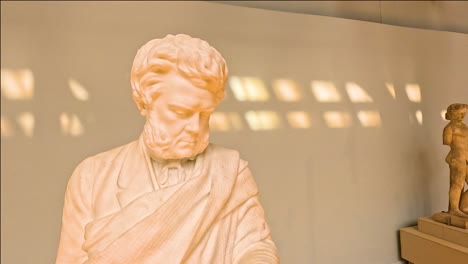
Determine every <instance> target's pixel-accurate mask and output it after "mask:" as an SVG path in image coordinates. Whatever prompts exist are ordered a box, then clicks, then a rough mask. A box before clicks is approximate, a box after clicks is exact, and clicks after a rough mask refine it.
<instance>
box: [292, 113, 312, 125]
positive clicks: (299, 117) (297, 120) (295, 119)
mask: <svg viewBox="0 0 468 264" xmlns="http://www.w3.org/2000/svg"><path fill="white" fill-rule="evenodd" d="M287 119H288V122H289V125H291V127H293V128H310V127H311V126H312V123H311V121H310V116H309V114H308V113H307V112H303V111H295V112H288V114H287Z"/></svg>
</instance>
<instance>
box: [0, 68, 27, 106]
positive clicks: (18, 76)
mask: <svg viewBox="0 0 468 264" xmlns="http://www.w3.org/2000/svg"><path fill="white" fill-rule="evenodd" d="M1 90H2V93H3V95H5V97H6V98H7V99H9V100H25V99H31V98H32V97H33V94H34V75H33V73H32V71H31V70H29V69H21V70H16V71H13V70H9V69H1Z"/></svg>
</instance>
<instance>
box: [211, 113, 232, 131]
mask: <svg viewBox="0 0 468 264" xmlns="http://www.w3.org/2000/svg"><path fill="white" fill-rule="evenodd" d="M230 128H231V126H230V124H229V120H228V117H227V114H226V113H221V112H214V113H212V114H211V116H210V129H211V130H213V131H229V129H230Z"/></svg>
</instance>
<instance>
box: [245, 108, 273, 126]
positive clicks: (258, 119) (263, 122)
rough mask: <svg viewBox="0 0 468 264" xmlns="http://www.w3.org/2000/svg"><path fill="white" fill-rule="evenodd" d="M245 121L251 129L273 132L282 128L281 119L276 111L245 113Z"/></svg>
mask: <svg viewBox="0 0 468 264" xmlns="http://www.w3.org/2000/svg"><path fill="white" fill-rule="evenodd" d="M245 119H246V120H247V124H248V125H249V127H250V129H252V130H254V131H257V130H273V129H277V128H279V127H280V119H279V116H278V114H277V113H276V112H274V111H248V112H246V113H245Z"/></svg>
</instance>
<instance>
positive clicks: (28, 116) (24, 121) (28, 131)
mask: <svg viewBox="0 0 468 264" xmlns="http://www.w3.org/2000/svg"><path fill="white" fill-rule="evenodd" d="M16 121H17V122H18V124H19V125H20V127H21V129H22V130H23V133H24V134H25V135H26V136H27V137H32V136H33V135H34V124H35V120H34V115H33V114H32V113H30V112H23V113H21V114H19V115H18V117H17V118H16Z"/></svg>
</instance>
